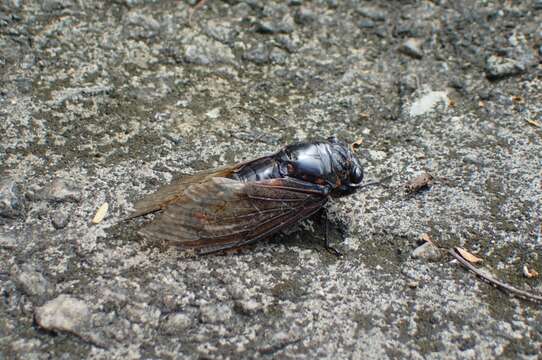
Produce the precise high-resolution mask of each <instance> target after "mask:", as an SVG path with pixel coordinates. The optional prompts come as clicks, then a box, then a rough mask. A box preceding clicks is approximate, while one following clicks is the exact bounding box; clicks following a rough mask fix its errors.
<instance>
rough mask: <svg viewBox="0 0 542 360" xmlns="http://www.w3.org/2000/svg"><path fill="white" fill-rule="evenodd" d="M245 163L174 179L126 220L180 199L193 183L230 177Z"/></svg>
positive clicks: (142, 202)
mask: <svg viewBox="0 0 542 360" xmlns="http://www.w3.org/2000/svg"><path fill="white" fill-rule="evenodd" d="M242 165H243V164H237V165H233V166H227V167H224V168H220V169H215V170H209V171H203V172H199V173H197V174H194V175H187V176H183V177H181V178H179V179H176V180H173V181H172V182H171V183H170V184H168V185H165V186H162V187H161V188H159V189H158V190H157V191H156V192H154V193H152V194H149V195H147V196H145V197H144V198H142V199H141V200H139V201H138V202H136V203H135V205H134V208H135V210H134V212H132V213H131V214H130V215H129V216H128V217H127V218H126V219H125V220H128V219H132V218H135V217H138V216H142V215H145V214H149V213H152V212H155V211H159V210H162V209H165V208H166V207H168V206H169V205H170V204H171V203H173V202H175V201H178V200H179V199H180V198H181V197H182V196H183V192H184V191H185V190H186V188H187V187H189V186H190V185H193V184H199V183H205V182H208V181H210V180H211V179H212V178H213V177H229V176H231V175H232V174H233V173H234V172H235V170H236V169H238V168H239V167H240V166H242Z"/></svg>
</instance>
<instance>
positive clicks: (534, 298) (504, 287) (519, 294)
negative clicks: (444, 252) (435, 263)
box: [448, 249, 542, 304]
mask: <svg viewBox="0 0 542 360" xmlns="http://www.w3.org/2000/svg"><path fill="white" fill-rule="evenodd" d="M448 252H449V253H450V254H451V255H452V256H453V257H454V258H455V259H456V260H457V261H459V262H460V263H461V265H463V266H464V267H465V268H467V269H468V270H470V271H472V272H473V273H474V274H476V275H478V276H479V277H480V278H481V279H482V280H485V281H487V282H488V283H489V284H491V285H493V286H495V287H497V288H499V289H501V290H505V291H507V292H509V293H510V294H512V295H515V296H517V297H519V298H522V299H524V300H528V301H533V302H536V303H539V304H542V296H539V295H535V294H531V293H529V292H527V291H524V290H520V289H517V288H515V287H513V286H511V285H508V284H506V283H504V282H502V281H500V280H497V279H495V278H494V277H493V276H491V275H487V274H484V273H483V272H482V271H480V270H479V269H477V268H476V267H474V266H473V265H472V264H471V263H470V262H468V261H467V260H465V259H464V258H463V257H462V256H461V255H459V254H458V253H457V251H455V249H448Z"/></svg>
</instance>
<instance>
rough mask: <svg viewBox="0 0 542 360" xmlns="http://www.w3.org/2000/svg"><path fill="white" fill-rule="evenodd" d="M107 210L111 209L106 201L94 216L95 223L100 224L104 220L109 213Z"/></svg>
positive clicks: (93, 221)
mask: <svg viewBox="0 0 542 360" xmlns="http://www.w3.org/2000/svg"><path fill="white" fill-rule="evenodd" d="M107 210H109V204H108V203H107V202H104V203H103V204H102V206H100V207H99V208H98V211H96V215H94V218H93V219H92V223H93V224H99V223H101V222H102V220H103V219H104V218H105V216H106V215H107Z"/></svg>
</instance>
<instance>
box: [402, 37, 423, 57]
mask: <svg viewBox="0 0 542 360" xmlns="http://www.w3.org/2000/svg"><path fill="white" fill-rule="evenodd" d="M422 43H423V41H422V40H421V39H416V38H409V39H407V40H406V41H405V42H404V43H403V44H402V45H401V46H400V47H399V51H400V52H402V53H403V54H405V55H408V56H410V57H413V58H415V59H421V58H422V57H423V50H422Z"/></svg>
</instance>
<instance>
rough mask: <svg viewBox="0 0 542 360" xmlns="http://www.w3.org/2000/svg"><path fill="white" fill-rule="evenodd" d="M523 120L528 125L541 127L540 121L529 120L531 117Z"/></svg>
mask: <svg viewBox="0 0 542 360" xmlns="http://www.w3.org/2000/svg"><path fill="white" fill-rule="evenodd" d="M525 121H527V123H529V125H532V126H536V127H542V123H541V122H540V121H537V120H531V119H527V120H525Z"/></svg>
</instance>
